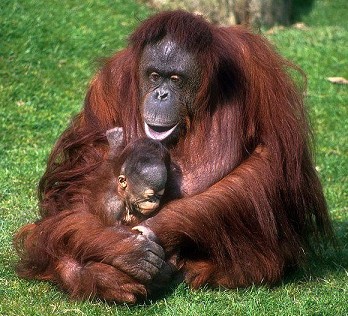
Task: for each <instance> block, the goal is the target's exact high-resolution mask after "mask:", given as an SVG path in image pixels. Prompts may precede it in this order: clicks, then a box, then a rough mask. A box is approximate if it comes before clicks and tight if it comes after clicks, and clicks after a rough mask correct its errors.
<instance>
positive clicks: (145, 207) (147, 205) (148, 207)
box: [138, 189, 164, 216]
mask: <svg viewBox="0 0 348 316" xmlns="http://www.w3.org/2000/svg"><path fill="white" fill-rule="evenodd" d="M163 194H164V189H163V190H160V191H158V192H155V191H154V190H153V189H147V190H145V192H144V195H145V200H144V201H143V202H140V203H139V204H138V208H139V211H140V213H141V214H143V215H145V216H148V215H150V214H151V213H152V212H154V211H155V210H156V209H158V207H159V204H160V200H161V197H162V196H163Z"/></svg>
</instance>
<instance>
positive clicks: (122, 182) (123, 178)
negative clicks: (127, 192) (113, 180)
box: [118, 174, 127, 190]
mask: <svg viewBox="0 0 348 316" xmlns="http://www.w3.org/2000/svg"><path fill="white" fill-rule="evenodd" d="M118 183H119V185H120V187H121V188H122V189H123V190H124V189H125V188H126V187H127V179H126V176H125V175H123V174H120V175H119V176H118Z"/></svg>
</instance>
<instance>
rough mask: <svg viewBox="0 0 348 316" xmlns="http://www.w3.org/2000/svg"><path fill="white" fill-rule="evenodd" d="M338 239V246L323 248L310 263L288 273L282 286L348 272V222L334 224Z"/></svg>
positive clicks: (311, 256) (309, 260) (309, 258)
mask: <svg viewBox="0 0 348 316" xmlns="http://www.w3.org/2000/svg"><path fill="white" fill-rule="evenodd" d="M333 225H334V231H335V234H336V237H337V245H336V246H332V245H331V246H327V247H325V248H324V246H323V247H322V250H321V253H320V254H318V255H314V254H313V255H310V256H309V257H308V262H307V263H306V264H305V265H304V266H303V267H301V268H300V269H297V270H295V271H292V272H290V273H288V274H287V275H286V276H285V278H284V279H283V281H282V284H290V283H293V284H295V283H298V282H308V281H311V280H315V279H325V278H326V277H329V276H330V275H332V274H337V273H342V271H343V272H344V273H347V271H348V222H334V223H333Z"/></svg>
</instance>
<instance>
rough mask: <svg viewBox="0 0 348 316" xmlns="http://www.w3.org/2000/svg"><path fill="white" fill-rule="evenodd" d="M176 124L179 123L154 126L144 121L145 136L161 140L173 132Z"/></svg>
mask: <svg viewBox="0 0 348 316" xmlns="http://www.w3.org/2000/svg"><path fill="white" fill-rule="evenodd" d="M178 125H179V123H178V124H175V125H174V126H154V125H148V124H147V123H146V122H145V133H146V135H147V137H149V138H151V139H155V140H159V141H161V140H164V139H166V138H167V137H168V136H169V135H170V134H171V133H173V132H174V130H175V129H176V128H177V126H178Z"/></svg>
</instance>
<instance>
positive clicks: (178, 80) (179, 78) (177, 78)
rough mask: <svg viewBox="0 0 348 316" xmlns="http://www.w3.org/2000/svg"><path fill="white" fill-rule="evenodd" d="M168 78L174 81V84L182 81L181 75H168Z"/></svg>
mask: <svg viewBox="0 0 348 316" xmlns="http://www.w3.org/2000/svg"><path fill="white" fill-rule="evenodd" d="M170 80H171V82H173V83H176V84H179V83H181V81H182V79H181V77H180V76H178V75H172V76H171V77H170Z"/></svg>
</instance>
